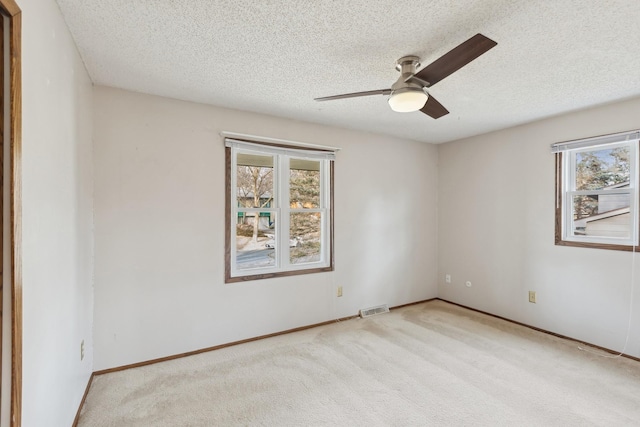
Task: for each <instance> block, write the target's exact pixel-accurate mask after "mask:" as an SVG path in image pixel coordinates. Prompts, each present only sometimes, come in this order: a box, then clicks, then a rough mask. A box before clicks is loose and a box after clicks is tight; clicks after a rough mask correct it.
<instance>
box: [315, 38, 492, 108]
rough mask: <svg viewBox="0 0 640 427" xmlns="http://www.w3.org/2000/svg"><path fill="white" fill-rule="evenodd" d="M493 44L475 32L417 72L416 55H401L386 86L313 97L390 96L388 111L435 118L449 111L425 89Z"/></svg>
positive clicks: (418, 61)
mask: <svg viewBox="0 0 640 427" xmlns="http://www.w3.org/2000/svg"><path fill="white" fill-rule="evenodd" d="M497 44H498V43H496V42H494V41H493V40H491V39H490V38H487V37H485V36H483V35H482V34H476V35H475V36H473V37H471V38H470V39H469V40H467V41H466V42H464V43H462V44H460V45H458V46H457V47H455V48H453V49H452V50H450V51H449V52H447V53H445V54H444V55H442V56H441V57H440V58H438V59H436V60H435V61H433V62H432V63H431V64H429V65H427V66H426V67H424V68H423V69H422V70H420V71H418V72H417V73H416V69H417V68H418V67H419V66H420V58H418V57H417V56H404V57H402V58H400V59H398V61H397V62H396V69H397V70H398V71H400V77H399V78H398V80H397V81H396V82H395V83H394V84H393V85H392V86H391V88H390V89H379V90H370V91H366V92H354V93H345V94H342V95H334V96H325V97H323V98H314V99H315V100H316V101H331V100H334V99H343V98H356V97H359V96H370V95H390V96H389V105H390V106H391V109H392V110H394V111H398V112H401V113H406V112H410V111H418V110H420V111H422V112H423V113H425V114H426V115H428V116H431V117H433V118H434V119H437V118H440V117H442V116H444V115H446V114H449V111H448V110H447V109H446V108H444V107H443V106H442V104H440V103H439V102H438V101H437V100H436V99H435V98H434V97H433V96H431V95H429V93H428V92H427V88H428V87H431V86H433V85H435V84H436V83H438V82H439V81H440V80H442V79H444V78H445V77H447V76H449V75H450V74H453V73H454V72H456V71H458V70H459V69H460V68H462V67H464V66H465V65H467V64H468V63H470V62H471V61H473V60H474V59H476V58H477V57H479V56H480V55H482V54H483V53H485V52H487V51H488V50H489V49H491V48H492V47H494V46H495V45H497Z"/></svg>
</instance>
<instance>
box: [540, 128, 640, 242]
mask: <svg viewBox="0 0 640 427" xmlns="http://www.w3.org/2000/svg"><path fill="white" fill-rule="evenodd" d="M639 137H640V132H638V131H634V132H625V133H619V134H614V135H605V136H600V137H595V138H589V139H583V140H577V141H569V142H563V143H558V144H554V145H552V149H553V151H554V152H556V153H557V154H556V156H557V158H556V244H557V245H565V246H583V247H595V248H603V249H617V250H633V249H634V248H635V247H636V246H637V245H638V233H639V228H638V139H639Z"/></svg>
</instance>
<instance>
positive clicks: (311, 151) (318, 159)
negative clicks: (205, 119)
mask: <svg viewBox="0 0 640 427" xmlns="http://www.w3.org/2000/svg"><path fill="white" fill-rule="evenodd" d="M225 145H226V150H227V155H226V162H227V165H226V171H227V177H226V182H227V187H226V188H227V206H226V209H227V224H226V227H227V228H226V238H225V239H226V248H225V249H226V259H225V264H226V265H225V281H226V282H237V281H243V280H255V279H263V278H269V277H277V276H288V275H294V274H306V273H315V272H321V271H330V270H332V269H333V259H332V256H333V251H332V234H333V233H332V217H333V215H332V212H333V211H332V209H333V206H332V200H333V197H332V193H333V166H332V160H333V159H334V156H335V154H334V152H333V151H330V150H324V149H315V148H312V147H306V146H304V147H298V146H288V145H282V144H272V143H262V142H256V141H243V140H238V139H231V138H227V139H226V140H225Z"/></svg>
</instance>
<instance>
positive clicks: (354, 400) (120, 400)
mask: <svg viewBox="0 0 640 427" xmlns="http://www.w3.org/2000/svg"><path fill="white" fill-rule="evenodd" d="M577 347H578V346H577V344H576V343H574V342H570V341H566V340H562V339H560V338H556V337H553V336H550V335H547V334H543V333H539V332H536V331H533V330H531V329H528V328H525V327H521V326H518V325H514V324H512V323H509V322H505V321H502V320H499V319H495V318H492V317H490V316H485V315H483V314H479V313H476V312H473V311H470V310H466V309H463V308H460V307H457V306H454V305H451V304H448V303H445V302H442V301H431V302H427V303H423V304H418V305H413V306H409V307H405V308H401V309H398V310H393V311H392V312H391V313H389V314H382V315H378V316H375V317H371V318H368V319H354V320H349V321H345V322H341V323H335V324H331V325H326V326H322V327H318V328H313V329H309V330H306V331H302V332H297V333H293V334H288V335H284V336H279V337H274V338H269V339H265V340H260V341H255V342H251V343H247V344H243V345H238V346H233V347H228V348H225V349H221V350H217V351H213V352H208V353H202V354H199V355H196V356H190V357H186V358H182V359H176V360H173V361H169V362H163V363H159V364H155V365H149V366H146V367H141V368H136V369H129V370H125V371H120V372H115V373H110V374H105V375H99V376H96V377H95V378H94V381H93V384H92V386H91V389H90V391H89V394H88V396H87V400H86V402H85V405H84V407H83V409H82V412H81V415H80V422H79V425H80V426H91V427H96V426H118V427H124V426H172V427H174V426H235V425H240V426H246V425H251V426H253V425H258V426H534V425H535V426H586V425H602V426H625V425H636V426H637V425H640V363H639V362H636V361H633V360H629V359H625V358H616V359H611V358H602V357H599V356H597V355H594V354H591V353H588V352H584V351H581V350H579V349H578V348H577Z"/></svg>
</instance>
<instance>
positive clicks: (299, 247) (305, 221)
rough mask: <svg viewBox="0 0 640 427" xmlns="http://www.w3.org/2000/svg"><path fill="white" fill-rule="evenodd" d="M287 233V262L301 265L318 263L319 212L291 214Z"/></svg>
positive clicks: (320, 215)
mask: <svg viewBox="0 0 640 427" xmlns="http://www.w3.org/2000/svg"><path fill="white" fill-rule="evenodd" d="M290 218H291V223H290V230H289V231H290V232H289V238H290V240H289V247H290V249H289V254H290V255H289V262H290V263H291V264H302V263H307V262H317V261H320V254H321V246H322V245H321V243H320V242H321V239H320V234H321V231H320V230H321V223H322V214H321V213H320V212H297V213H292V214H291V216H290Z"/></svg>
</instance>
